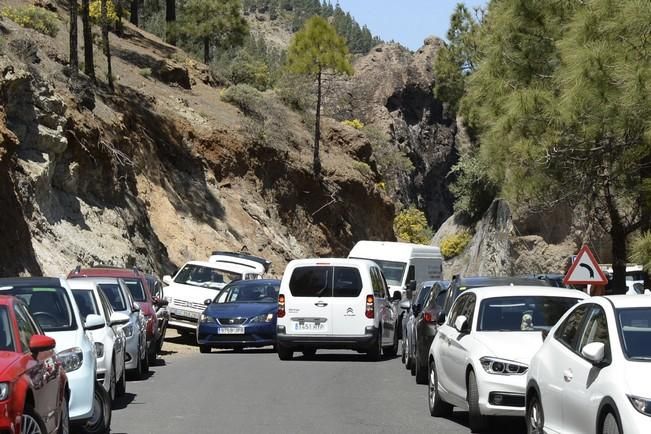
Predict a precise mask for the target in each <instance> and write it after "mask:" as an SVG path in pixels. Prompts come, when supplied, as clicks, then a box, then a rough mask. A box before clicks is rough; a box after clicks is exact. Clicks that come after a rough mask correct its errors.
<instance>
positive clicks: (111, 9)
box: [88, 0, 118, 25]
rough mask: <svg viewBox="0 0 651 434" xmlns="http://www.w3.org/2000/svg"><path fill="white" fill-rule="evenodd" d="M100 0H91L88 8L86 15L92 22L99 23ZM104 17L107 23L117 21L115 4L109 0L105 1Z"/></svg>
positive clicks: (100, 16)
mask: <svg viewBox="0 0 651 434" xmlns="http://www.w3.org/2000/svg"><path fill="white" fill-rule="evenodd" d="M101 6H102V2H101V0H91V2H90V6H89V9H88V15H89V16H90V19H91V20H93V22H94V23H96V24H99V22H100V21H101V18H102V8H101ZM106 19H107V20H108V22H109V24H111V25H114V24H115V23H117V22H118V12H117V8H116V7H115V4H114V3H113V2H112V1H111V0H107V2H106Z"/></svg>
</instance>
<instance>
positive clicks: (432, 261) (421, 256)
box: [348, 241, 443, 298]
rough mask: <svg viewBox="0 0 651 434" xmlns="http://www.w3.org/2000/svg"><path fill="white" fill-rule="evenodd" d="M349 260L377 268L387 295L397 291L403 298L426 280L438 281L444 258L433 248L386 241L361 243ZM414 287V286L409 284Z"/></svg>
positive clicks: (354, 249)
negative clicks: (379, 270)
mask: <svg viewBox="0 0 651 434" xmlns="http://www.w3.org/2000/svg"><path fill="white" fill-rule="evenodd" d="M348 258H351V259H370V260H371V261H373V262H375V263H376V264H378V265H379V266H380V268H381V269H382V272H383V273H384V277H385V279H386V281H387V284H388V285H389V288H390V293H391V294H393V292H394V291H397V290H400V291H402V293H403V298H404V295H405V291H406V289H407V286H408V285H409V284H410V283H411V282H412V281H415V282H417V283H420V282H425V281H429V280H441V279H442V276H443V257H442V256H441V250H440V249H439V248H438V247H435V246H425V245H422V244H410V243H396V242H389V241H360V242H358V243H357V244H355V247H353V249H352V250H351V251H350V253H349V254H348ZM412 285H413V284H412Z"/></svg>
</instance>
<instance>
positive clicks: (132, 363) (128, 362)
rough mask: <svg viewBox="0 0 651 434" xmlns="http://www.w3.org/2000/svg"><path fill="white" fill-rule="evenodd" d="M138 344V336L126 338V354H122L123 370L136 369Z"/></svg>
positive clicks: (138, 354)
mask: <svg viewBox="0 0 651 434" xmlns="http://www.w3.org/2000/svg"><path fill="white" fill-rule="evenodd" d="M139 346H140V342H139V340H138V335H137V334H135V333H134V334H133V335H131V336H129V337H128V338H127V344H126V352H125V354H124V367H125V369H129V370H131V369H137V368H138V358H139V356H140V348H139Z"/></svg>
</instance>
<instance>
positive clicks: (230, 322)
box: [217, 318, 247, 326]
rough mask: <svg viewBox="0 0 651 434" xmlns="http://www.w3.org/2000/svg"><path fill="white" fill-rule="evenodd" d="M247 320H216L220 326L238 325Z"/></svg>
mask: <svg viewBox="0 0 651 434" xmlns="http://www.w3.org/2000/svg"><path fill="white" fill-rule="evenodd" d="M246 320H247V318H217V321H219V324H221V325H227V326H228V325H240V324H244V323H245V322H246Z"/></svg>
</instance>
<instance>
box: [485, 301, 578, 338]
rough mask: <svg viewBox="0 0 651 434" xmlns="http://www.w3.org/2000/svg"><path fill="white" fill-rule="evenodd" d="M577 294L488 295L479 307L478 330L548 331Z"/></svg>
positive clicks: (574, 302)
mask: <svg viewBox="0 0 651 434" xmlns="http://www.w3.org/2000/svg"><path fill="white" fill-rule="evenodd" d="M577 301H578V300H577V299H576V298H571V297H554V296H538V295H535V296H533V295H517V296H509V297H491V298H486V299H484V300H482V302H481V305H480V307H479V321H478V323H477V330H479V331H506V332H509V331H518V332H520V331H549V330H550V329H551V328H552V327H553V326H554V325H555V324H556V323H557V322H558V320H559V319H560V318H561V317H562V316H563V315H564V314H565V312H567V311H568V309H570V308H571V307H572V306H574V305H575V304H576V303H577Z"/></svg>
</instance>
